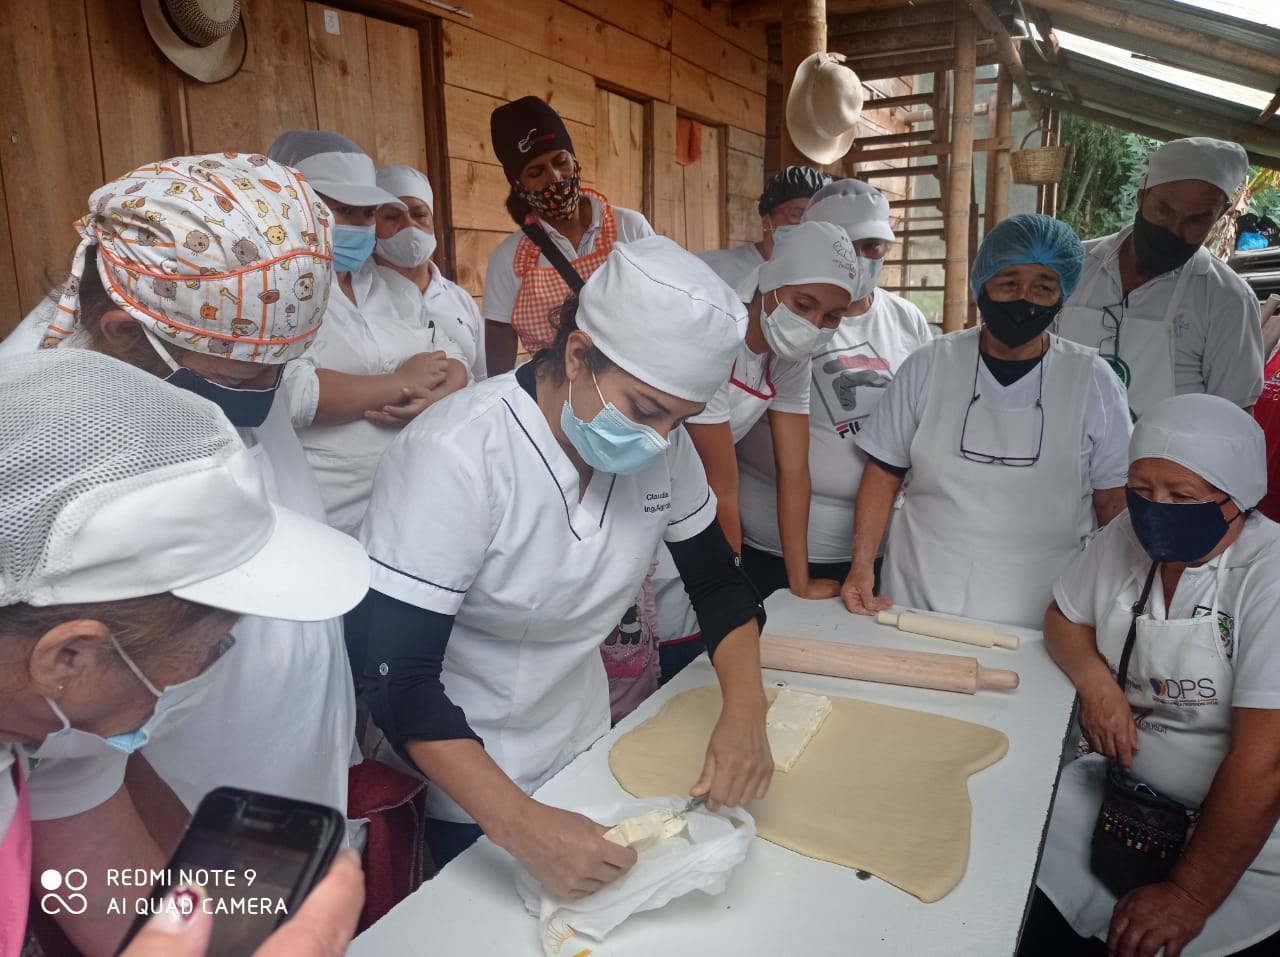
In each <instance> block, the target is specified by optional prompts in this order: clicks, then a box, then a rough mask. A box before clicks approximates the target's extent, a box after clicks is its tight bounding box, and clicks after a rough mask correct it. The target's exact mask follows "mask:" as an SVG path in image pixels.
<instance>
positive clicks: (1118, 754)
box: [1077, 677, 1138, 771]
mask: <svg viewBox="0 0 1280 957" xmlns="http://www.w3.org/2000/svg"><path fill="white" fill-rule="evenodd" d="M1077 690H1078V691H1079V694H1080V729H1081V730H1082V731H1084V733H1085V737H1087V738H1088V739H1089V743H1090V744H1091V745H1092V746H1093V749H1094V750H1095V751H1097V752H1098V753H1099V754H1105V755H1106V756H1107V757H1109V758H1111V759H1113V760H1115V761H1119V762H1120V764H1121V765H1122V766H1123V767H1124V769H1125V770H1126V771H1128V770H1130V769H1132V768H1133V752H1135V751H1137V750H1138V726H1137V725H1136V724H1135V723H1134V720H1133V711H1132V709H1130V707H1129V702H1128V699H1126V698H1125V696H1124V692H1123V691H1121V690H1120V685H1118V684H1117V683H1116V682H1115V681H1113V680H1111V679H1110V677H1108V678H1107V679H1106V680H1103V681H1099V682H1098V683H1097V684H1096V685H1094V686H1092V687H1089V688H1080V689H1077Z"/></svg>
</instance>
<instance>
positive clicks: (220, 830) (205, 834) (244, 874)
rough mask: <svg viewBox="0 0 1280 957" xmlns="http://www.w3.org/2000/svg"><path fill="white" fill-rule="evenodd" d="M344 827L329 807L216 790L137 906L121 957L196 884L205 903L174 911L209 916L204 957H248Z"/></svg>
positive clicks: (329, 854) (303, 890)
mask: <svg viewBox="0 0 1280 957" xmlns="http://www.w3.org/2000/svg"><path fill="white" fill-rule="evenodd" d="M345 833H346V820H345V819H344V817H343V815H342V814H340V813H339V812H338V811H336V810H334V809H333V808H328V807H323V806H322V805H319V804H309V803H307V802H306V801H294V800H290V799H288V798H282V797H276V796H274V795H271V794H260V793H258V792H255V791H244V790H241V789H239V788H218V789H216V790H214V791H210V792H209V793H208V794H207V795H206V796H205V798H204V800H203V801H201V802H200V806H199V807H198V808H196V813H195V816H194V817H192V819H191V822H190V823H189V824H188V825H187V830H186V833H184V834H183V836H182V840H181V841H180V842H179V843H178V849H177V850H176V851H174V852H173V857H172V858H170V860H169V863H168V865H166V867H165V868H164V870H163V871H161V872H160V873H159V874H158V875H155V878H156V879H155V883H154V885H153V886H152V889H151V897H150V900H149V901H148V900H146V899H145V898H144V899H141V900H139V901H138V902H137V905H136V906H135V907H134V910H135V911H136V912H137V915H138V916H137V919H136V920H135V921H134V923H133V926H132V927H131V928H130V929H129V933H128V935H127V936H126V937H125V939H124V943H123V944H121V945H120V949H121V950H123V949H124V948H125V947H127V946H128V944H129V942H130V941H131V940H132V939H133V937H134V935H135V934H137V933H138V931H139V930H141V929H142V927H143V925H144V924H146V922H147V920H148V919H149V918H150V917H151V915H152V914H153V913H155V912H156V911H157V910H158V909H160V908H161V907H163V906H165V904H164V896H165V894H167V893H168V892H169V891H170V890H172V889H173V888H175V887H181V886H183V885H184V884H192V883H195V884H199V885H200V886H202V887H203V888H204V891H205V893H206V894H207V895H208V897H207V898H206V899H205V900H204V901H203V902H195V901H191V900H186V901H182V902H180V906H184V907H190V906H198V907H203V908H204V909H205V910H208V911H210V912H211V913H212V914H213V915H214V916H213V937H212V939H211V940H210V943H209V949H208V951H207V957H249V955H251V954H252V953H253V952H254V951H255V950H256V949H257V948H258V946H259V945H260V944H261V943H262V942H263V941H264V940H266V938H267V937H268V936H269V935H270V934H271V932H272V931H273V930H275V929H276V928H277V927H278V926H280V924H281V923H283V922H284V921H285V920H287V919H288V917H289V915H290V914H292V913H293V912H294V911H295V910H296V909H297V908H298V907H299V906H301V904H302V902H303V900H305V899H306V896H307V894H308V893H310V891H311V888H312V887H313V886H314V885H315V883H316V882H317V881H318V880H319V879H320V878H321V877H323V876H324V874H325V872H326V871H327V870H328V869H329V864H330V863H331V862H332V861H333V856H334V855H335V854H336V853H337V852H338V848H339V847H341V846H342V839H343V836H344V835H345Z"/></svg>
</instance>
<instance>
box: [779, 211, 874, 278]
mask: <svg viewBox="0 0 1280 957" xmlns="http://www.w3.org/2000/svg"><path fill="white" fill-rule="evenodd" d="M865 268H866V267H865V266H863V265H862V264H861V263H860V261H859V260H858V254H857V253H856V252H855V251H854V249H853V242H852V241H851V240H850V239H849V234H848V233H846V232H845V231H844V230H843V229H841V228H840V227H839V226H837V225H835V224H834V223H823V222H808V223H801V224H800V225H799V226H785V227H781V228H779V229H775V230H774V231H773V255H771V256H770V257H769V258H768V260H766V261H765V262H764V263H762V264H761V265H760V267H759V268H758V270H757V277H756V285H757V287H758V288H759V290H760V291H761V292H771V291H773V290H774V289H778V288H780V287H782V286H802V285H804V284H806V283H827V284H830V285H832V286H839V287H840V288H841V289H844V290H846V291H847V292H848V293H849V295H850V296H854V295H857V293H858V287H859V285H860V280H861V275H862V272H863V270H864V269H865Z"/></svg>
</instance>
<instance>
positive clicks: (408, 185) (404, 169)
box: [377, 166, 436, 212]
mask: <svg viewBox="0 0 1280 957" xmlns="http://www.w3.org/2000/svg"><path fill="white" fill-rule="evenodd" d="M377 180H378V188H379V189H385V190H386V191H387V192H388V193H390V194H391V195H392V196H397V197H398V196H412V197H413V198H414V199H420V200H422V201H423V202H424V203H426V204H427V205H428V206H430V207H431V210H432V212H434V211H435V208H436V203H435V196H434V194H433V193H432V192H431V181H430V180H428V179H427V177H426V175H425V174H424V173H422V172H420V171H419V170H416V169H414V168H413V167H412V166H383V167H382V168H380V169H379V170H378V173H377Z"/></svg>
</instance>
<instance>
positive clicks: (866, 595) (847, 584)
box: [840, 565, 893, 615]
mask: <svg viewBox="0 0 1280 957" xmlns="http://www.w3.org/2000/svg"><path fill="white" fill-rule="evenodd" d="M875 583H876V573H875V569H874V568H859V567H858V566H857V565H855V566H853V568H851V569H849V576H848V577H847V578H846V579H845V580H844V585H842V586H841V588H840V597H841V598H843V599H844V607H845V608H848V609H849V611H851V612H853V613H854V614H855V615H874V614H875V613H876V612H878V611H887V610H888V609H889V608H892V607H893V599H891V598H889V596H887V595H880V596H879V597H876V595H875Z"/></svg>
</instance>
